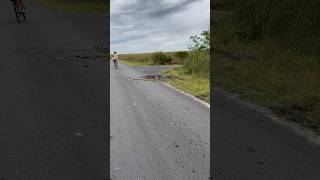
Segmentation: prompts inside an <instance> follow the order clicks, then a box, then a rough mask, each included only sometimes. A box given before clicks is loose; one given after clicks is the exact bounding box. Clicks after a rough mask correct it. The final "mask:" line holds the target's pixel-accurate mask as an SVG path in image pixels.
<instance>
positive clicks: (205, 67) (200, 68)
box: [183, 50, 210, 78]
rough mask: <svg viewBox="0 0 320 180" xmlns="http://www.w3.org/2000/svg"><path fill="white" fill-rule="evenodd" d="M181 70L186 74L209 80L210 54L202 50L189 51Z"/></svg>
mask: <svg viewBox="0 0 320 180" xmlns="http://www.w3.org/2000/svg"><path fill="white" fill-rule="evenodd" d="M183 70H184V72H185V73H186V74H197V75H200V76H201V77H204V78H210V53H209V52H208V51H202V50H193V51H191V52H190V53H189V55H188V57H187V59H186V60H185V62H184V65H183Z"/></svg>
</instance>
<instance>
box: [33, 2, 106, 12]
mask: <svg viewBox="0 0 320 180" xmlns="http://www.w3.org/2000/svg"><path fill="white" fill-rule="evenodd" d="M37 1H39V2H40V3H42V4H44V5H46V6H49V7H53V8H55V9H58V10H61V11H67V12H82V13H107V12H109V3H108V2H107V1H106V0H37Z"/></svg>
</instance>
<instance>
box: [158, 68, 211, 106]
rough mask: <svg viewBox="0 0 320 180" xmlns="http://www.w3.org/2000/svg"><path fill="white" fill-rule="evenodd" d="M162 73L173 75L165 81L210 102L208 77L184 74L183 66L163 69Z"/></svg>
mask: <svg viewBox="0 0 320 180" xmlns="http://www.w3.org/2000/svg"><path fill="white" fill-rule="evenodd" d="M162 73H163V74H166V75H171V76H174V77H175V78H174V79H169V80H167V83H169V84H171V85H173V86H175V87H176V88H178V89H181V90H183V91H185V92H187V93H189V94H192V95H194V96H195V97H197V98H199V99H201V100H204V101H206V102H208V103H210V79H209V78H203V77H201V76H199V75H197V74H189V75H188V74H185V72H184V70H183V67H178V68H175V69H173V70H169V71H163V72H162Z"/></svg>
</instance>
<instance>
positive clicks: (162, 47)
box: [110, 0, 210, 53]
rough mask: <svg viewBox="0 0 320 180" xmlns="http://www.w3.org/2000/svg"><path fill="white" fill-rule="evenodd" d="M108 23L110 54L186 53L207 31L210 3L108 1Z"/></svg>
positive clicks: (191, 0)
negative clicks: (193, 37) (196, 37)
mask: <svg viewBox="0 0 320 180" xmlns="http://www.w3.org/2000/svg"><path fill="white" fill-rule="evenodd" d="M110 20H111V24H110V26H111V29H110V31H111V34H110V35H111V37H110V38H111V47H110V48H111V51H117V52H118V53H141V52H155V51H178V50H186V49H188V45H189V44H190V40H189V37H190V36H191V35H194V34H199V33H201V31H203V30H208V29H209V26H210V0H111V17H110Z"/></svg>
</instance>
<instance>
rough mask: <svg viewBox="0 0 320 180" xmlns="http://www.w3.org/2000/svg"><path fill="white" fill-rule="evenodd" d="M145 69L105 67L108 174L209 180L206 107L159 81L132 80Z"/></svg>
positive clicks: (155, 179)
mask: <svg viewBox="0 0 320 180" xmlns="http://www.w3.org/2000/svg"><path fill="white" fill-rule="evenodd" d="M151 71H152V72H153V71H154V68H151ZM145 72H149V71H148V69H147V68H143V69H142V68H133V67H129V66H127V65H124V64H120V68H119V69H113V67H112V66H111V68H110V99H111V101H110V108H111V109H110V112H111V114H110V115H111V146H110V148H111V153H110V156H111V157H110V158H111V159H110V160H111V162H110V163H111V164H110V165H111V178H112V179H113V180H115V179H119V180H131V179H141V180H144V179H145V180H160V179H162V180H202V179H204V180H206V179H208V178H209V176H210V122H209V121H210V109H209V108H208V107H206V106H204V105H201V104H200V103H198V102H195V101H194V100H192V99H191V98H189V97H187V96H185V95H183V94H181V93H179V92H178V91H175V90H173V89H171V88H169V87H167V86H165V85H163V84H162V83H160V82H153V81H144V80H135V78H139V77H140V76H141V75H143V74H144V73H145Z"/></svg>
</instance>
